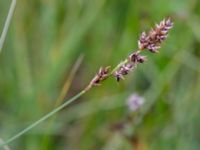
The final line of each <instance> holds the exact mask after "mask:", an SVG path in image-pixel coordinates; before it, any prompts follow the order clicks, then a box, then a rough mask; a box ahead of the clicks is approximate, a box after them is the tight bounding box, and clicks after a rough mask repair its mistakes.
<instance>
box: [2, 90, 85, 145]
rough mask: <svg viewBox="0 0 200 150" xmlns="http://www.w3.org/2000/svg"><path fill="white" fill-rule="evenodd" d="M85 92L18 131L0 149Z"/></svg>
mask: <svg viewBox="0 0 200 150" xmlns="http://www.w3.org/2000/svg"><path fill="white" fill-rule="evenodd" d="M85 92H86V91H85V90H83V91H81V92H80V93H78V94H77V95H75V96H74V97H72V98H70V99H69V100H67V101H66V102H65V103H63V104H62V105H60V106H58V107H57V108H55V109H54V110H52V111H51V112H49V113H48V114H46V115H45V116H43V117H42V118H40V119H39V120H37V121H35V122H34V123H32V124H31V125H29V126H28V127H26V128H25V129H23V130H22V131H20V132H19V133H17V134H16V135H14V136H13V137H11V138H10V139H8V140H7V141H5V142H4V143H3V144H1V145H0V147H3V146H5V145H7V144H9V143H10V142H12V141H14V140H15V139H17V138H19V137H20V136H22V135H23V134H25V133H26V132H28V131H29V130H31V129H32V128H34V127H35V126H37V125H38V124H40V123H42V122H43V121H45V120H47V119H48V118H49V117H51V116H52V115H54V114H55V113H57V112H58V111H60V110H61V109H63V108H64V107H66V106H67V105H69V104H71V103H72V102H73V101H75V100H77V99H78V98H79V97H81V96H82V95H83V94H84V93H85Z"/></svg>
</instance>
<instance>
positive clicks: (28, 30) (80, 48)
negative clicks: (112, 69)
mask: <svg viewBox="0 0 200 150" xmlns="http://www.w3.org/2000/svg"><path fill="white" fill-rule="evenodd" d="M9 6H10V1H5V0H4V1H3V0H1V1H0V31H2V29H3V25H4V22H5V19H6V16H7V12H8V9H9ZM199 6H200V1H198V0H168V1H164V0H159V1H156V0H150V1H141V0H32V1H25V0H20V1H17V6H16V10H15V13H14V16H13V19H12V22H11V26H10V28H9V32H8V35H7V38H6V41H5V45H4V48H3V50H2V52H1V53H0V103H1V104H0V138H1V139H3V140H6V139H8V138H10V137H11V136H13V135H14V134H15V133H17V132H19V131H20V130H21V129H23V128H25V127H27V126H28V125H30V124H31V123H32V122H34V121H35V120H37V119H38V118H40V117H41V116H43V115H44V114H46V113H48V112H49V111H50V110H52V109H53V108H54V107H55V105H56V103H57V102H56V101H57V100H58V97H59V95H60V94H61V91H62V88H63V86H64V85H65V83H66V82H67V83H69V84H68V85H69V87H70V88H69V90H68V91H66V92H67V94H66V96H65V97H66V98H69V97H71V96H73V95H75V94H76V93H78V92H79V91H80V90H81V89H82V88H84V87H85V86H86V84H87V83H88V82H89V81H90V79H91V78H92V77H93V75H94V74H95V73H96V72H97V71H98V69H99V67H100V66H106V65H111V66H115V65H116V64H118V63H119V62H120V61H121V60H123V59H124V58H125V57H126V56H127V55H128V54H130V53H131V52H132V51H133V50H134V49H136V48H137V39H138V37H139V35H140V33H141V32H142V31H143V30H148V29H150V27H152V26H153V25H154V23H155V22H159V21H160V20H162V19H163V18H164V17H166V16H172V18H173V20H174V28H173V29H172V30H171V31H170V36H169V38H168V39H167V41H165V42H164V44H163V45H162V49H161V50H160V53H159V54H157V55H152V54H151V53H145V52H144V53H145V54H146V55H147V56H148V62H145V63H144V64H142V65H139V66H138V68H137V69H136V70H135V71H134V72H133V73H131V74H130V75H129V76H128V77H127V78H126V80H125V81H122V82H120V83H119V84H118V83H116V81H115V80H114V79H109V80H108V81H106V82H104V84H103V85H102V86H100V87H98V88H94V89H92V90H91V91H89V92H88V93H87V94H86V95H84V96H83V97H82V98H81V99H79V100H78V101H76V102H75V103H73V104H72V105H70V107H67V108H66V109H64V110H63V111H61V112H60V113H58V114H57V115H55V116H54V117H52V118H51V119H49V120H47V121H45V122H44V123H42V124H40V125H39V126H37V127H36V128H34V129H33V130H31V131H30V132H28V133H27V134H25V135H23V136H22V137H20V138H19V139H17V140H15V141H14V142H12V143H10V144H9V147H10V149H11V150H14V149H15V150H40V149H41V150H55V149H56V150H94V149H95V150H100V149H101V150H122V149H123V150H132V149H135V150H169V149H174V150H199V147H200V120H199V114H200V72H199V71H200V30H199V28H200V7H199ZM80 55H84V59H83V61H82V63H81V65H80V67H79V69H78V71H77V73H76V74H75V75H74V76H73V78H69V75H70V72H72V69H73V65H74V63H76V61H77V58H78V57H80ZM71 81H72V84H70V82H71ZM135 92H137V93H140V94H141V95H143V96H144V97H145V99H146V102H145V104H144V106H143V108H142V110H141V111H140V112H138V113H135V114H133V115H135V117H136V118H139V120H140V121H139V122H138V123H137V124H136V123H135V122H134V121H133V123H132V124H131V123H129V124H128V125H126V126H125V127H124V129H123V130H120V129H119V128H116V129H115V126H116V124H119V123H121V122H123V121H124V120H126V118H127V115H128V114H129V113H128V108H127V107H126V105H125V104H126V100H127V98H128V96H129V95H131V94H132V93H135ZM129 115H130V114H129ZM136 121H138V120H136Z"/></svg>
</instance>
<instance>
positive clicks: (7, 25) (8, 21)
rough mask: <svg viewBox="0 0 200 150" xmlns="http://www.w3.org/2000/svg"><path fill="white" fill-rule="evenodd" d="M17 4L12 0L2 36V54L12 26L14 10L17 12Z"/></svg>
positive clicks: (0, 46) (0, 45)
mask: <svg viewBox="0 0 200 150" xmlns="http://www.w3.org/2000/svg"><path fill="white" fill-rule="evenodd" d="M16 2H17V0H12V2H11V5H10V9H9V12H8V16H7V18H6V22H5V25H4V28H3V31H2V34H1V38H0V52H1V50H2V48H3V44H4V41H5V38H6V35H7V32H8V27H9V25H10V22H11V19H12V16H13V13H14V10H15V6H16Z"/></svg>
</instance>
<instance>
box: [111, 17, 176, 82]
mask: <svg viewBox="0 0 200 150" xmlns="http://www.w3.org/2000/svg"><path fill="white" fill-rule="evenodd" d="M172 27H173V23H172V21H171V19H170V18H168V19H164V20H163V21H161V22H160V23H159V24H156V27H155V28H153V29H151V30H150V31H149V33H148V34H146V33H145V32H142V34H141V36H140V39H139V40H138V50H137V51H136V52H134V53H132V54H131V55H129V57H128V58H127V59H126V60H125V61H124V63H120V65H119V66H118V67H117V69H116V70H115V71H114V73H113V75H114V76H115V78H116V79H117V81H119V80H120V79H124V75H127V74H128V73H129V72H130V71H131V70H133V69H134V68H136V66H137V64H138V63H143V62H144V61H146V60H147V58H146V56H142V55H140V53H141V52H142V51H143V50H144V49H148V50H149V51H150V52H153V53H156V52H158V49H160V45H161V43H162V42H163V41H164V40H165V39H166V38H167V36H168V31H169V29H171V28H172Z"/></svg>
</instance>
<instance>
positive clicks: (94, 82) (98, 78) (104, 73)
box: [86, 66, 110, 90]
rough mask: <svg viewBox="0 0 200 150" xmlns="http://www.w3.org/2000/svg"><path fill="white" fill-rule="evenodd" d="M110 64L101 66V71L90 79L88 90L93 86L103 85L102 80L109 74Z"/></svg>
mask: <svg viewBox="0 0 200 150" xmlns="http://www.w3.org/2000/svg"><path fill="white" fill-rule="evenodd" d="M109 71H110V66H108V67H105V68H103V67H101V68H100V69H99V72H98V73H97V74H96V75H95V77H94V78H93V79H92V80H91V81H90V84H89V85H88V86H87V87H86V90H89V89H90V88H91V87H93V86H99V85H101V84H100V82H101V81H103V80H105V79H106V78H107V77H108V76H109Z"/></svg>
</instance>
